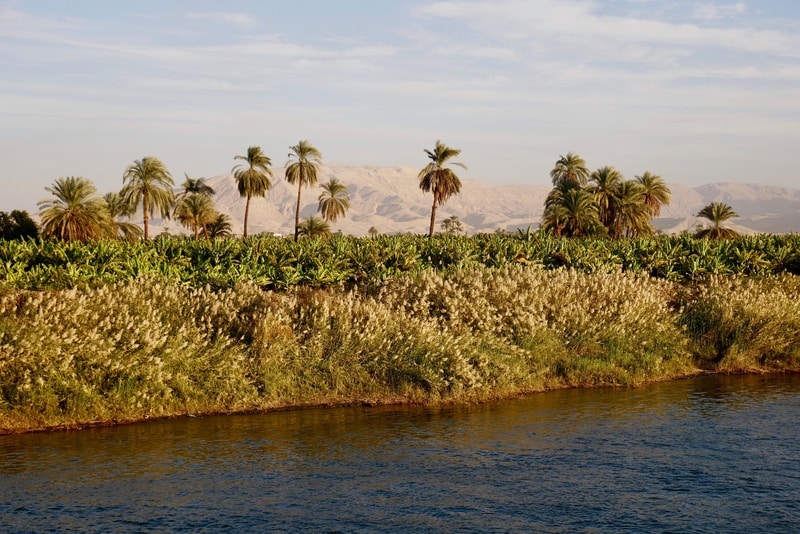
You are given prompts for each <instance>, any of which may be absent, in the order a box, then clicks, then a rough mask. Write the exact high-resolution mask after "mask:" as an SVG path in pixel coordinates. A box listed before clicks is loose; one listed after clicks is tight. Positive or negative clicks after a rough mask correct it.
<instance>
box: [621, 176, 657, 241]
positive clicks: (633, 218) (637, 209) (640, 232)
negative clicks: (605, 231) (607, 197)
mask: <svg viewBox="0 0 800 534" xmlns="http://www.w3.org/2000/svg"><path fill="white" fill-rule="evenodd" d="M616 205H617V215H616V218H615V221H614V229H613V232H612V235H613V237H614V238H615V239H616V238H618V237H620V236H621V235H625V236H626V237H638V236H645V235H651V234H652V233H653V227H652V225H651V224H650V213H651V212H650V207H649V206H648V205H647V204H645V202H644V188H643V187H642V185H641V184H640V183H639V182H638V181H636V180H623V182H622V183H621V184H619V187H618V188H617V202H616Z"/></svg>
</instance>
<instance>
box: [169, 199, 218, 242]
mask: <svg viewBox="0 0 800 534" xmlns="http://www.w3.org/2000/svg"><path fill="white" fill-rule="evenodd" d="M218 215H219V214H218V213H217V210H215V209H214V203H213V202H212V201H211V198H210V197H207V196H206V195H204V194H202V193H192V194H190V195H189V196H186V197H183V198H182V199H181V200H180V202H178V205H177V206H176V207H175V217H176V218H177V219H178V221H180V223H181V224H182V225H184V226H185V227H187V228H191V229H192V231H193V232H194V238H195V239H197V238H198V237H199V235H200V230H201V229H202V230H203V234H204V235H205V236H206V237H208V232H207V231H206V225H209V224H211V223H213V222H214V221H215V220H216V219H217V216H218Z"/></svg>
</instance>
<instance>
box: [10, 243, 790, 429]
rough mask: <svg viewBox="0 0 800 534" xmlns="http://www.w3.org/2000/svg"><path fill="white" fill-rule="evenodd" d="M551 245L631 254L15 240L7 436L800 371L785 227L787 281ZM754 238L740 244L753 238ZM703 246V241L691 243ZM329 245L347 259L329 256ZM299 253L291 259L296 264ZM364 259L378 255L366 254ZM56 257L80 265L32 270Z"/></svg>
mask: <svg viewBox="0 0 800 534" xmlns="http://www.w3.org/2000/svg"><path fill="white" fill-rule="evenodd" d="M538 239H541V240H543V242H542V243H539V245H542V244H546V243H550V244H551V245H554V247H555V245H557V244H558V245H559V246H565V247H566V248H563V249H558V250H556V249H555V248H554V249H551V250H550V252H549V253H548V254H550V255H551V256H552V257H554V258H555V257H560V256H563V258H562V262H563V261H565V260H566V258H569V259H570V261H575V259H576V258H583V259H582V260H581V261H587V260H586V258H587V256H588V255H592V254H593V255H594V257H595V259H599V258H602V257H604V256H603V254H600V253H599V252H598V251H605V252H608V251H609V250H615V251H617V252H618V251H619V250H618V249H617V248H616V247H617V246H619V245H620V243H622V242H609V241H596V242H593V241H562V240H558V239H556V238H552V237H544V236H541V235H538V234H530V235H527V236H525V235H520V236H516V237H511V236H484V237H479V238H450V237H448V238H441V239H433V240H429V239H426V238H419V239H418V238H413V237H409V238H397V239H389V238H385V239H378V240H372V239H369V238H363V239H356V240H353V239H347V238H342V239H340V240H331V241H330V242H323V241H316V240H309V241H307V242H304V241H300V242H297V243H296V242H294V241H292V240H269V239H267V240H264V239H252V240H247V241H236V240H230V241H220V242H201V241H183V240H157V241H156V242H154V243H152V244H142V243H138V244H132V243H124V242H117V241H113V242H105V241H103V242H98V243H91V244H84V245H77V244H74V243H54V242H34V241H26V242H15V243H11V242H0V254H5V255H7V254H8V253H9V252H10V249H11V250H12V251H13V252H14V254H18V255H25V254H31V255H32V257H31V258H29V259H28V261H27V262H23V261H21V259H20V258H19V257H17V259H13V260H12V259H9V258H8V257H7V256H4V257H2V258H0V261H2V263H3V265H5V267H6V270H7V272H6V273H4V275H3V279H4V283H3V291H2V293H0V353H2V354H3V356H4V357H3V359H2V361H0V431H1V432H13V431H20V430H31V429H43V428H53V427H59V426H67V427H69V426H75V425H77V426H79V425H81V424H87V423H92V424H98V422H103V421H107V422H113V421H124V420H140V419H145V418H150V417H165V416H174V415H178V414H197V413H227V412H237V411H258V410H264V409H270V408H274V407H279V406H292V405H309V404H315V403H342V404H347V403H353V402H362V401H368V402H382V401H383V400H391V401H403V402H426V403H436V402H455V401H476V400H485V399H491V398H498V397H503V396H509V395H514V394H518V393H520V392H531V391H541V390H546V389H552V388H557V387H577V386H636V385H640V384H644V383H646V382H650V381H656V380H667V379H672V378H676V377H683V376H689V375H692V374H696V373H699V372H704V371H712V372H744V371H756V372H772V371H778V372H782V371H793V370H797V369H800V359H798V358H799V357H800V339H799V338H800V281H799V280H800V279H798V277H796V276H794V275H793V274H791V272H790V271H791V269H790V268H787V266H788V267H791V266H792V265H795V263H793V262H796V258H797V256H796V254H797V252H796V251H797V247H796V246H795V244H796V238H794V237H791V236H789V237H787V236H784V237H783V238H778V237H774V238H765V239H766V240H767V241H768V242H770V243H772V245H773V250H775V249H776V248H780V246H791V250H790V251H789V252H787V253H786V254H785V257H784V260H786V261H788V263H787V264H786V265H784V268H783V272H782V273H779V274H767V273H765V274H764V275H763V276H757V277H741V276H723V275H706V276H705V277H700V276H699V275H697V276H694V275H691V276H681V277H670V276H663V277H657V276H651V273H650V272H648V271H649V270H650V269H648V268H644V267H642V268H639V269H635V268H626V264H625V260H624V258H627V259H628V260H633V259H635V258H637V257H643V256H648V254H651V253H653V252H654V251H656V250H660V249H661V247H666V246H670V245H671V246H677V245H681V244H682V243H683V242H682V241H681V238H676V239H671V238H669V239H663V240H645V241H630V242H627V244H628V246H631V248H632V250H631V251H629V253H628V254H627V255H625V256H620V258H622V259H621V260H614V261H610V260H609V261H606V262H603V261H600V262H599V263H596V264H595V265H594V266H593V267H591V268H590V267H588V264H586V263H579V264H578V265H576V266H575V267H578V266H581V265H582V267H580V268H572V269H565V268H555V269H547V268H545V267H547V266H551V267H555V265H547V264H546V263H545V262H540V261H537V260H536V258H535V257H533V256H532V255H531V254H530V251H528V250H527V249H526V248H525V243H526V240H538ZM741 239H742V240H743V241H731V242H728V243H729V244H731V243H733V244H736V243H738V244H739V246H743V245H742V244H743V243H744V244H747V242H748V241H747V239H749V238H741ZM376 243H377V244H376ZM425 243H427V244H429V246H430V248H424V247H423V244H425ZM487 243H493V244H494V245H496V246H498V247H500V246H501V245H504V246H505V247H507V248H508V249H509V250H510V251H516V253H514V254H511V253H509V256H508V257H511V256H513V257H514V258H515V259H514V260H510V259H508V257H506V256H503V254H501V253H496V254H487V255H485V256H482V255H481V254H480V252H479V251H480V250H481V248H480V247H483V246H487ZM699 243H701V242H697V241H694V240H691V239H689V238H687V241H686V242H685V243H683V245H686V246H688V245H689V244H693V246H699ZM702 243H705V244H707V245H709V246H710V245H711V243H710V242H708V241H702ZM781 243H782V244H781ZM786 243H789V244H788V245H787V244H786ZM633 244H638V245H639V248H638V249H637V248H636V247H634V246H633ZM761 244H762V245H763V244H764V242H762V243H761ZM201 245H204V246H201ZM512 245H513V246H512ZM567 245H569V246H567ZM373 246H375V247H377V246H381V247H389V248H390V249H393V250H394V252H395V254H394V255H392V254H389V253H388V251H387V250H384V249H381V250H380V255H379V256H377V257H379V258H381V260H380V261H375V262H374V263H373V264H370V263H369V262H368V261H366V258H368V257H370V255H369V254H368V252H369V251H372V252H373V253H376V250H375V249H372V247H373ZM517 246H518V247H520V248H516V247H517ZM573 246H574V248H572V247H573ZM80 247H85V249H81V248H80ZM103 247H105V248H103ZM118 247H119V248H118ZM126 247H127V248H126ZM137 247H138V248H137ZM216 247H222V248H220V249H217V248H216ZM292 247H298V248H292ZM303 247H314V248H313V249H312V250H308V249H303ZM328 247H332V249H333V250H335V251H336V253H335V254H331V255H330V256H326V253H325V252H324V251H326V250H329V249H328ZM337 247H339V248H337ZM347 247H351V248H352V249H353V250H350V249H348V248H347ZM462 247H463V248H468V247H474V248H473V249H471V250H472V253H471V254H470V253H468V252H469V250H462ZM579 247H583V248H584V249H585V250H584V252H583V254H584V255H581V254H579V253H577V250H579ZM419 249H421V250H419ZM454 249H457V250H454ZM538 249H539V248H538V247H536V250H538ZM642 249H644V250H647V251H649V253H648V254H645V253H644V252H643V250H642ZM89 250H90V251H91V253H89V252H88V251H89ZM354 250H359V251H360V252H354ZM178 251H183V252H181V253H179V252H178ZM201 251H202V253H203V254H206V256H203V258H204V259H201V258H200V257H199V256H198V254H199V253H200V252H201ZM215 251H216V252H217V253H219V254H220V255H218V256H214V254H213V252H215ZM292 251H293V252H294V253H297V255H298V256H302V257H306V256H304V255H308V256H309V257H313V258H314V261H316V262H319V263H317V264H316V265H317V270H316V271H315V275H316V276H318V277H319V278H318V279H317V281H316V283H314V282H309V283H307V285H305V286H301V285H298V283H291V284H290V283H286V282H287V279H286V278H281V280H283V282H282V283H276V279H274V278H270V277H268V276H266V275H264V274H260V271H258V270H257V266H259V265H262V260H261V259H262V258H266V260H264V261H263V265H271V266H272V267H273V268H274V267H275V265H287V266H288V265H293V266H294V269H296V270H295V273H297V272H298V271H299V272H301V273H302V272H303V271H302V265H303V264H302V261H300V259H298V257H296V256H291V254H290V253H291V252H292ZM301 251H302V252H301ZM411 251H413V253H412V252H411ZM718 252H719V250H718ZM282 254H286V255H289V256H290V259H286V261H285V263H281V262H280V261H278V260H279V258H280V257H281V255H282ZM615 254H616V252H615ZM164 256H166V257H168V259H167V260H164V259H163V257H164ZM354 257H356V258H361V260H362V263H360V264H359V263H352V264H349V263H348V261H353V258H354ZM613 257H617V256H616V255H613ZM49 258H53V259H56V260H57V261H52V262H51V261H50V259H49ZM88 258H91V261H90V260H89V259H88ZM121 258H124V259H125V261H122V260H121ZM156 258H162V259H161V260H157V259H156ZM233 258H238V260H236V261H234V260H233ZM245 258H246V260H245ZM337 258H338V260H337ZM343 258H350V259H349V260H347V261H345V260H344V259H343ZM448 258H449V259H448ZM504 258H505V259H504ZM787 258H793V259H792V260H787ZM489 260H490V261H491V262H493V263H498V262H499V263H500V265H499V266H495V265H489V266H487V265H486V264H485V263H484V261H485V262H487V263H488V261H489ZM327 261H331V262H334V261H338V262H340V263H337V264H334V265H326V262H327ZM703 261H704V260H703ZM18 262H19V263H20V264H23V265H25V268H23V269H22V270H21V271H20V272H19V277H17V278H15V277H14V276H13V272H8V270H9V268H11V269H12V270H13V269H15V265H17V263H18ZM137 262H138V263H137ZM437 263H438V265H436V267H433V266H434V265H435V264H437ZM85 265H93V266H95V267H93V268H98V269H99V270H98V271H93V272H92V276H87V275H85V273H87V272H88V271H84V270H82V268H83V267H78V266H85ZM131 265H138V267H139V268H138V269H137V270H135V271H131V270H128V269H129V268H130V266H131ZM353 265H360V267H359V268H358V269H357V268H355V267H353ZM702 265H705V263H702ZM717 265H720V264H719V263H717ZM37 266H49V267H47V268H46V269H50V268H53V269H54V270H52V271H50V272H49V274H50V275H55V274H57V273H58V272H60V273H62V274H64V276H63V277H61V278H58V277H55V278H53V279H50V278H48V277H42V278H37V277H33V278H26V276H25V274H24V273H29V272H33V271H36V270H37V269H38V268H39V267H37ZM98 266H102V269H100V268H99V267H98ZM220 267H221V268H220ZM217 268H220V269H219V270H217V271H216V273H217V274H216V275H214V276H211V277H209V273H213V272H214V271H215V269H217ZM234 268H238V276H237V277H234V276H233V274H232V273H231V272H229V270H230V269H234ZM250 268H252V269H253V271H252V272H251V271H248V270H247V269H250ZM762 268H763V269H768V267H766V266H762ZM791 268H793V267H791ZM359 269H361V270H359ZM371 269H373V270H375V271H374V272H373V271H371ZM772 269H773V270H775V269H776V268H775V267H772ZM81 272H83V273H84V275H82V276H84V277H82V276H78V274H76V273H81ZM674 272H676V271H675V270H674V269H673V270H669V271H668V272H667V273H674ZM776 272H777V271H776ZM69 273H72V274H69ZM200 273H205V274H203V275H201V274H200ZM333 273H336V274H335V275H334V274H333ZM323 274H324V276H323ZM656 274H658V273H656ZM298 276H299V278H300V279H302V276H300V275H298ZM303 276H307V273H306V274H304V275H303ZM671 278H680V279H679V280H674V279H671ZM45 280H50V282H49V283H50V285H49V286H48V284H46V283H45ZM212 281H213V282H214V283H211V282H212ZM25 283H29V286H28V287H25ZM58 285H61V286H63V287H56V286H58ZM67 286H69V287H67ZM315 286H316V287H315ZM279 287H286V288H288V289H285V290H276V289H275V288H279ZM31 289H37V290H36V291H33V290H31Z"/></svg>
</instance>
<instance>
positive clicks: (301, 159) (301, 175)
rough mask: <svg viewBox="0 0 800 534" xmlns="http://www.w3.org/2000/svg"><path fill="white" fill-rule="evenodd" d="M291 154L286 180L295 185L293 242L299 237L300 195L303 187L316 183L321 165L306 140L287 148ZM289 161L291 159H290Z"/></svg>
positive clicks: (318, 157) (318, 153) (316, 154)
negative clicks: (295, 205) (295, 202)
mask: <svg viewBox="0 0 800 534" xmlns="http://www.w3.org/2000/svg"><path fill="white" fill-rule="evenodd" d="M289 148H290V149H291V150H292V153H291V154H289V158H295V159H296V161H294V162H292V163H289V164H287V165H286V173H285V174H286V180H287V181H288V182H289V183H290V184H297V209H295V212H294V240H295V241H297V238H298V237H299V236H300V233H299V232H300V195H301V193H302V192H303V187H309V186H312V185H314V184H316V183H317V174H319V166H320V164H321V163H322V153H320V151H319V150H317V148H316V147H315V146H314V145H312V144H311V143H309V142H308V141H306V140H302V141H300V142H299V143H297V144H296V145H295V146H291V147H289ZM290 161H291V159H290Z"/></svg>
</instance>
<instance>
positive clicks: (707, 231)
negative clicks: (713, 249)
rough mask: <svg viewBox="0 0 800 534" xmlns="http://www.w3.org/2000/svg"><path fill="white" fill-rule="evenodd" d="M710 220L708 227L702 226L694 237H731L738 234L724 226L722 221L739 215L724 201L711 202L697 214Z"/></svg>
mask: <svg viewBox="0 0 800 534" xmlns="http://www.w3.org/2000/svg"><path fill="white" fill-rule="evenodd" d="M697 216H698V217H704V218H706V219H708V220H709V221H710V222H711V227H710V228H704V229H702V230H700V231H699V232H697V234H695V237H701V238H702V237H707V238H711V239H732V238H734V237H737V236H738V235H739V232H737V231H736V230H733V229H731V228H725V227H724V226H722V223H724V222H725V221H727V220H728V219H732V218H733V217H738V216H739V215H737V214H736V212H735V211H733V208H731V207H730V206H729V205H727V204H725V203H724V202H712V203H711V204H709V205H708V206H706V207H705V208H703V209H701V210H700V212H699V213H698V214H697Z"/></svg>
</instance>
